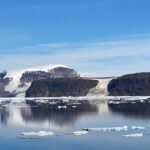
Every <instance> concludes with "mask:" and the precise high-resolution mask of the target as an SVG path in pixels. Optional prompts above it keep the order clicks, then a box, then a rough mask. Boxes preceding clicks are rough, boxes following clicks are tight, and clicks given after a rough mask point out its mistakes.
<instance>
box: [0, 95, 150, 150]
mask: <svg viewBox="0 0 150 150" xmlns="http://www.w3.org/2000/svg"><path fill="white" fill-rule="evenodd" d="M0 149H1V150H59V149H62V150H80V149H82V150H149V149H150V99H147V98H145V99H143V98H134V99H132V100H130V99H129V98H128V99H126V98H120V99H117V98H113V99H111V98H110V99H109V98H107V99H100V98H93V99H88V98H86V97H85V98H82V100H81V98H59V99H48V98H47V99H44V98H43V99H2V98H1V99H0Z"/></svg>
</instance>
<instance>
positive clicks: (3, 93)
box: [0, 78, 11, 97]
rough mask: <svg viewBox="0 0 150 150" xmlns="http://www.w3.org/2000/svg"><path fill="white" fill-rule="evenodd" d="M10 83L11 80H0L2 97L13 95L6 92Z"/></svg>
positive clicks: (0, 94)
mask: <svg viewBox="0 0 150 150" xmlns="http://www.w3.org/2000/svg"><path fill="white" fill-rule="evenodd" d="M9 82H10V79H9V78H1V79H0V97H10V96H11V94H10V92H8V91H5V86H6V85H8V84H9Z"/></svg>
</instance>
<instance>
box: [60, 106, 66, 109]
mask: <svg viewBox="0 0 150 150" xmlns="http://www.w3.org/2000/svg"><path fill="white" fill-rule="evenodd" d="M66 108H67V106H58V109H66Z"/></svg>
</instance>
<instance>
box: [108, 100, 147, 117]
mask: <svg viewBox="0 0 150 150" xmlns="http://www.w3.org/2000/svg"><path fill="white" fill-rule="evenodd" d="M108 107H109V109H110V111H111V112H113V113H116V114H121V115H124V116H127V117H136V118H150V103H148V102H147V103H140V102H137V103H122V104H121V103H120V104H109V105H108Z"/></svg>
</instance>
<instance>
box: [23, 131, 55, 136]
mask: <svg viewBox="0 0 150 150" xmlns="http://www.w3.org/2000/svg"><path fill="white" fill-rule="evenodd" d="M22 135H23V136H52V135H55V134H54V133H53V132H51V131H37V132H22Z"/></svg>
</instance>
